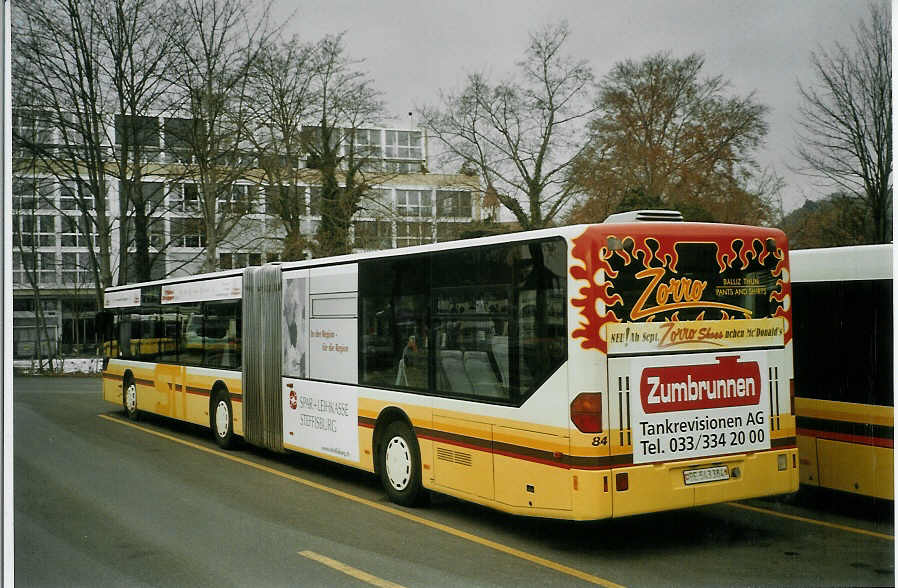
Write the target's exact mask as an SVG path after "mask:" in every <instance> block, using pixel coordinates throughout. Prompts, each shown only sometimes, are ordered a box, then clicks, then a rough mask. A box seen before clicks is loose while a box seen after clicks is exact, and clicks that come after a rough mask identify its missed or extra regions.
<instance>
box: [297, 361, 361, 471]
mask: <svg viewBox="0 0 898 588" xmlns="http://www.w3.org/2000/svg"><path fill="white" fill-rule="evenodd" d="M282 382H283V395H282V397H283V401H282V402H283V406H282V410H283V414H284V445H285V446H286V447H288V448H290V449H299V450H303V449H305V450H308V451H314V452H316V453H320V454H323V455H329V456H332V457H336V458H339V459H343V460H347V461H351V462H358V461H359V429H358V424H359V415H358V398H357V397H356V395H355V392H353V391H352V390H351V389H350V388H348V387H347V386H339V385H331V384H326V383H323V382H310V381H308V380H300V379H296V378H282Z"/></svg>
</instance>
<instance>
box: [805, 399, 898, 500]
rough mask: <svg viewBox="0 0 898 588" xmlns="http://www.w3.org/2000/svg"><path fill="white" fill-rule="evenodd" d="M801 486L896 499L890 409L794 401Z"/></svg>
mask: <svg viewBox="0 0 898 588" xmlns="http://www.w3.org/2000/svg"><path fill="white" fill-rule="evenodd" d="M795 409H796V412H797V420H798V446H799V457H800V462H801V466H802V468H801V482H802V483H805V484H812V485H820V486H823V487H826V488H831V489H834V490H842V491H845V492H854V493H857V494H863V495H865V496H872V497H876V498H884V499H887V500H894V499H895V488H894V408H893V407H891V406H880V405H871V404H860V403H852V402H836V401H830V400H818V399H811V398H796V399H795Z"/></svg>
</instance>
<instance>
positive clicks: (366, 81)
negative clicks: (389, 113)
mask: <svg viewBox="0 0 898 588" xmlns="http://www.w3.org/2000/svg"><path fill="white" fill-rule="evenodd" d="M313 55H314V65H313V68H312V71H313V72H314V74H313V79H312V83H313V91H314V100H315V106H314V118H315V121H316V122H317V126H309V127H306V128H305V130H304V133H303V147H304V149H305V150H306V152H307V153H308V167H310V168H313V169H317V170H318V172H319V173H320V181H321V193H320V199H319V202H318V203H317V204H318V212H319V213H320V215H321V221H320V222H319V223H318V228H317V230H316V233H315V241H316V242H315V244H314V247H313V251H314V252H315V254H316V255H317V256H326V255H341V254H344V253H350V252H352V239H351V237H350V229H351V227H352V217H353V216H354V215H355V214H356V213H357V212H358V211H359V209H360V205H361V202H362V200H363V199H364V198H365V196H366V194H367V193H368V192H369V190H370V189H371V186H372V185H373V184H375V183H383V182H384V181H386V180H387V179H388V178H389V177H390V176H391V174H390V173H389V170H383V169H382V168H379V167H377V165H379V162H380V153H379V152H378V149H379V148H380V143H379V141H378V142H377V145H374V144H372V141H370V140H369V139H370V137H369V136H368V129H367V128H366V127H370V126H372V125H374V124H376V122H377V121H379V120H380V119H382V118H383V116H384V105H383V101H382V99H381V93H380V92H379V91H378V90H376V89H375V88H374V85H373V82H372V80H371V79H370V78H369V77H368V76H367V74H365V73H364V72H362V71H360V70H359V69H358V65H359V62H357V61H353V60H352V59H351V58H349V56H347V54H346V49H345V47H344V44H343V36H342V35H335V36H333V35H329V36H326V37H325V38H323V39H322V40H321V41H319V42H318V43H317V45H316V47H315V51H314V54H313ZM375 162H378V164H377V165H374V163H375Z"/></svg>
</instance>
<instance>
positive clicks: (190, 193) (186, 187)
mask: <svg viewBox="0 0 898 588" xmlns="http://www.w3.org/2000/svg"><path fill="white" fill-rule="evenodd" d="M169 202H170V203H171V209H172V210H173V211H175V212H196V211H198V210H199V209H200V191H199V189H198V188H197V185H196V184H178V185H177V186H175V187H173V188H172V191H171V193H170V195H169Z"/></svg>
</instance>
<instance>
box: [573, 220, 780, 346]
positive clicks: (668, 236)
mask: <svg viewBox="0 0 898 588" xmlns="http://www.w3.org/2000/svg"><path fill="white" fill-rule="evenodd" d="M615 229H623V230H631V231H632V233H633V234H625V235H624V236H623V237H617V236H616V235H614V234H610V233H607V232H605V231H606V230H608V227H605V226H600V225H596V226H590V227H588V228H587V229H586V230H585V231H584V232H583V233H582V234H581V235H580V236H579V237H576V238H574V239H573V244H574V246H573V249H572V250H571V255H572V256H573V257H574V258H575V259H576V260H579V261H580V262H582V265H573V266H571V268H570V273H571V276H572V277H573V278H574V279H576V280H583V281H585V282H586V285H584V286H583V287H581V288H580V290H579V295H580V297H579V298H573V299H572V300H571V304H573V305H574V306H575V307H578V308H580V316H581V317H582V318H583V320H581V321H580V323H579V326H578V328H577V329H575V330H574V331H573V333H572V335H573V337H574V338H582V339H583V341H582V342H581V347H583V348H584V349H597V350H599V351H601V352H603V353H607V350H608V342H607V339H606V338H605V335H604V333H603V327H604V326H605V325H606V324H607V323H610V322H621V319H620V318H618V316H617V315H616V314H615V313H614V311H613V310H611V307H613V306H616V305H620V306H623V304H624V301H623V298H622V297H621V296H620V294H617V293H613V279H614V278H616V277H617V272H616V271H615V270H614V268H612V266H611V264H610V263H609V261H610V260H612V259H613V258H614V256H617V257H618V258H619V259H620V260H621V261H622V262H623V265H625V266H629V265H630V264H631V263H633V262H634V261H635V260H637V259H638V260H639V262H640V264H641V265H642V266H643V267H645V268H649V267H650V264H651V262H652V260H653V259H657V260H658V261H659V262H660V263H661V266H662V267H666V268H667V269H668V270H669V271H671V272H673V273H676V268H677V262H678V260H679V257H678V255H677V249H676V246H677V244H678V243H681V242H684V243H685V242H691V243H713V244H714V245H716V247H717V252H716V256H715V259H716V261H717V265H718V267H719V269H720V272H721V273H723V272H725V271H726V270H727V269H728V268H734V267H736V265H735V264H736V263H737V261H738V262H739V263H740V269H743V270H744V269H746V268H748V267H749V265H750V264H751V262H752V260H755V261H756V262H757V263H759V264H761V265H762V266H763V264H764V262H765V261H766V259H767V257H768V256H769V255H772V256H773V257H774V258H775V259H777V264H776V267H775V268H774V269H773V270H771V275H773V276H774V277H777V278H779V279H778V280H777V282H776V287H777V289H776V290H775V291H773V292H771V294H770V300H772V301H774V302H776V303H778V304H779V306H778V307H777V308H776V310H775V311H774V313H773V316H775V317H782V318H783V320H784V323H785V342H787V343H788V342H789V341H790V340H791V339H792V310H791V307H790V306H789V304H788V303H787V302H786V300H787V298H791V284H790V283H789V281H788V278H786V277H785V275H786V274H785V273H784V270H786V269H787V268H788V261H787V256H786V253H785V249H784V248H785V246H786V244H785V239H784V237H783V236H780V237H779V238H777V239H775V242H776V245H777V247H776V250H775V251H770V250H769V248H768V247H767V242H769V237H764V238H762V237H753V238H747V239H742V238H733V237H732V233H733V230H734V227H732V226H727V225H701V226H699V227H698V228H697V229H696V232H697V233H698V234H696V235H693V236H692V238H690V239H689V240H688V241H686V240H684V239H683V235H682V227H672V228H671V227H664V228H657V227H655V228H653V232H652V234H651V235H650V236H648V235H644V234H643V235H639V234H635V233H641V232H643V231H645V227H644V226H640V227H635V226H634V227H626V226H621V225H617V226H616V227H615ZM739 229H740V230H742V231H746V230H747V231H752V232H758V231H759V229H747V228H746V227H739ZM613 241H618V242H619V243H620V245H621V246H620V247H614V250H613V251H612V250H611V249H609V246H608V244H609V243H610V242H613ZM649 241H651V242H652V246H650V245H649ZM600 271H602V272H603V276H604V280H602V282H603V283H597V281H596V276H597V274H598V272H600ZM600 309H601V310H600ZM720 313H721V317H720V318H722V319H724V320H726V319H735V318H737V317H738V315H733V316H731V315H730V314H729V313H727V312H726V310H720ZM746 316H748V315H746ZM704 318H705V311H702V312H701V313H700V314H699V315H698V316H697V317H696V319H695V320H703V319H704ZM654 319H655V315H654V314H653V315H650V316H647V317H646V318H645V319H644V320H645V321H646V322H650V321H652V320H654ZM668 320H674V321H675V320H679V314H678V313H677V312H675V313H674V314H673V315H672V316H671V317H670V318H669V319H668Z"/></svg>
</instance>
